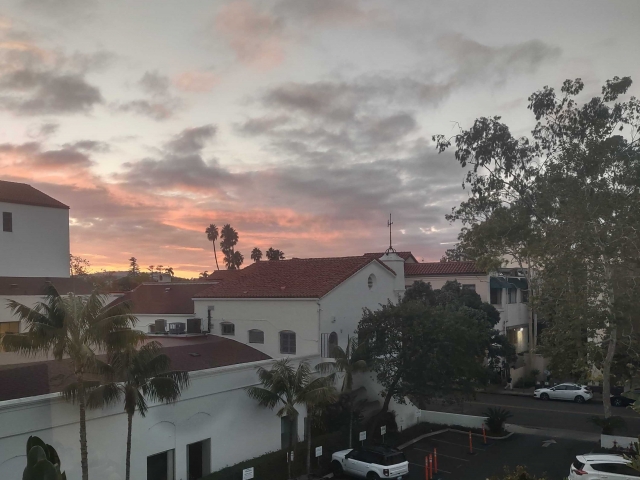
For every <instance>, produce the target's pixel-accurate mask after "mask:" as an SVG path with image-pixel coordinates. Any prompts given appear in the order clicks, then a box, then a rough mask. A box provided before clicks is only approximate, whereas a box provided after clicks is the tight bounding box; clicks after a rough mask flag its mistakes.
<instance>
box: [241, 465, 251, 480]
mask: <svg viewBox="0 0 640 480" xmlns="http://www.w3.org/2000/svg"><path fill="white" fill-rule="evenodd" d="M252 478H253V467H251V468H245V469H244V470H242V480H251V479H252Z"/></svg>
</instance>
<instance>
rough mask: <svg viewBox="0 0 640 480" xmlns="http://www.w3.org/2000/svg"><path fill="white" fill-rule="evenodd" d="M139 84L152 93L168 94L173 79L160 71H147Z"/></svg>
mask: <svg viewBox="0 0 640 480" xmlns="http://www.w3.org/2000/svg"><path fill="white" fill-rule="evenodd" d="M138 84H139V85H140V87H141V88H142V89H143V90H144V91H145V92H147V93H149V94H151V95H166V94H167V93H168V92H169V87H170V86H171V80H169V77H167V76H166V75H161V74H160V73H158V72H145V73H144V75H143V76H142V78H141V79H140V80H139V81H138Z"/></svg>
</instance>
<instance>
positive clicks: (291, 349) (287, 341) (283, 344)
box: [280, 331, 296, 355]
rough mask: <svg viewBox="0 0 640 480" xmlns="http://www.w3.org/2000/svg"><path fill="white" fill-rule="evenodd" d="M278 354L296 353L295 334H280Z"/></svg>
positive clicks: (288, 332)
mask: <svg viewBox="0 0 640 480" xmlns="http://www.w3.org/2000/svg"><path fill="white" fill-rule="evenodd" d="M280 353H285V354H289V355H292V354H295V353H296V333H295V332H291V331H286V332H280Z"/></svg>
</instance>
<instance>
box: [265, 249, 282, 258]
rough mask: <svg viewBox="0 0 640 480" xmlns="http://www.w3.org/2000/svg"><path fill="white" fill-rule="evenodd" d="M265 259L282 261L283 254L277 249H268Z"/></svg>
mask: <svg viewBox="0 0 640 480" xmlns="http://www.w3.org/2000/svg"><path fill="white" fill-rule="evenodd" d="M267 259H268V260H284V252H283V251H282V250H279V249H277V248H273V247H269V250H267Z"/></svg>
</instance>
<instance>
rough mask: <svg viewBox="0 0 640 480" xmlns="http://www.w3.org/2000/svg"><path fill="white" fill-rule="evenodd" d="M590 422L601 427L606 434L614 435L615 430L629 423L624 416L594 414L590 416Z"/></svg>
mask: <svg viewBox="0 0 640 480" xmlns="http://www.w3.org/2000/svg"><path fill="white" fill-rule="evenodd" d="M588 421H589V422H591V423H593V424H594V425H596V426H598V427H600V428H601V429H602V433H603V434H604V435H613V432H614V430H616V429H619V428H626V426H627V424H626V422H625V421H624V419H623V418H622V417H609V418H604V417H599V416H597V415H594V416H592V417H590V418H589V420H588Z"/></svg>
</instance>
